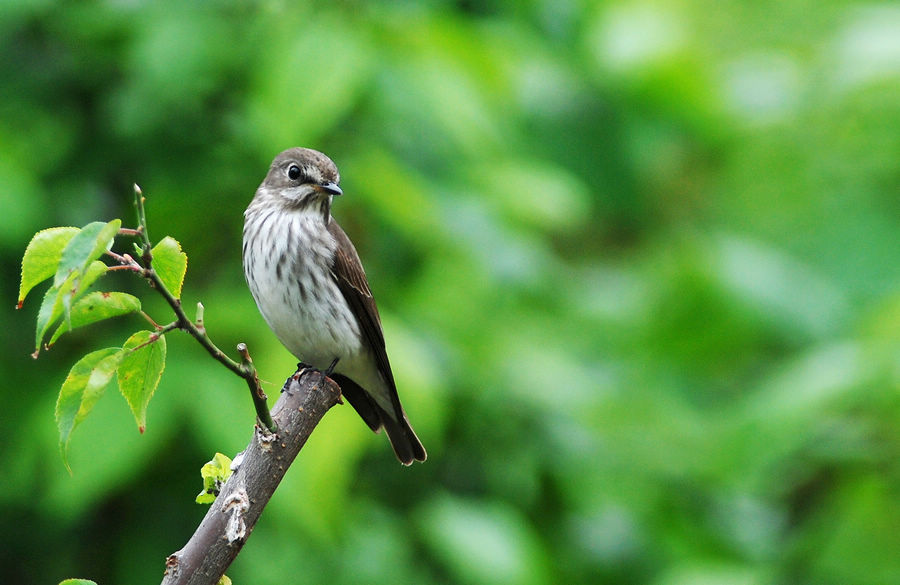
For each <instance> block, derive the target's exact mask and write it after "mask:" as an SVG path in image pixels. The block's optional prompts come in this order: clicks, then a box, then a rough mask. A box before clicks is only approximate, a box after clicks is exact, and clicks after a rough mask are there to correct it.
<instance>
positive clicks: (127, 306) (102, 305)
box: [47, 263, 141, 346]
mask: <svg viewBox="0 0 900 585" xmlns="http://www.w3.org/2000/svg"><path fill="white" fill-rule="evenodd" d="M101 264H102V263H101ZM140 310H141V301H140V299H138V298H137V297H135V296H133V295H130V294H128V293H123V292H100V291H96V292H92V293H88V294H86V295H85V296H84V297H82V298H80V299H79V300H78V301H76V302H75V304H73V305H72V310H71V319H70V320H69V321H68V322H66V321H63V322H62V323H60V325H59V327H57V328H56V331H54V332H53V336H52V337H51V338H50V341H48V342H47V345H48V346H50V345H53V344H54V343H55V342H56V340H57V339H59V336H60V335H62V334H63V333H66V332H68V331H71V330H72V329H77V328H78V327H84V326H85V325H90V324H91V323H96V322H98V321H103V320H104V319H109V318H111V317H118V316H119V315H127V314H128V313H136V312H137V311H140Z"/></svg>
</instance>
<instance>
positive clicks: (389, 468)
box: [0, 0, 900, 585]
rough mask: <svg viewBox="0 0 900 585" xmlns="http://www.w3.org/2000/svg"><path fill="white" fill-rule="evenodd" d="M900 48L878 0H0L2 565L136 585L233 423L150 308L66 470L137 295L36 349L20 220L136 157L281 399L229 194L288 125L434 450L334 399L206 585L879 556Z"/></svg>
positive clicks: (889, 572) (783, 566)
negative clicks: (425, 455) (83, 408)
mask: <svg viewBox="0 0 900 585" xmlns="http://www.w3.org/2000/svg"><path fill="white" fill-rule="evenodd" d="M898 38H900V9H898V8H897V6H894V5H890V4H888V3H872V4H868V3H860V2H852V1H842V0H833V1H830V2H809V1H805V0H790V1H787V2H751V1H744V2H740V1H726V2H722V1H718V2H711V1H708V0H706V1H705V0H683V1H673V0H621V1H616V2H592V1H590V0H580V1H579V0H562V1H559V0H526V1H524V2H512V1H503V0H485V1H483V2H477V1H467V2H458V3H453V2H446V1H439V0H432V1H430V2H424V3H417V2H409V1H406V2H353V1H341V2H319V3H303V2H283V1H278V0H271V1H266V2H251V1H239V0H217V1H214V2H204V3H189V2H175V1H172V0H169V1H163V2H141V1H132V2H116V1H105V2H87V1H85V2H67V3H54V2H52V1H50V0H29V1H21V0H5V1H4V2H3V4H2V7H0V210H2V213H0V261H2V263H3V273H4V274H5V275H6V277H5V278H3V279H2V282H0V297H2V298H3V299H6V302H7V307H8V310H5V311H2V312H0V327H2V329H3V331H5V332H6V333H5V334H4V335H3V337H2V344H3V348H2V350H3V351H2V361H0V368H2V369H0V372H2V380H3V384H2V408H3V413H4V414H3V416H2V417H0V438H2V441H3V445H4V449H3V450H2V454H0V470H2V471H0V478H2V479H0V483H2V485H3V489H2V490H0V515H2V524H3V526H4V528H5V529H4V531H3V534H4V537H3V541H2V546H0V565H2V571H0V572H2V574H3V575H4V579H5V580H6V581H7V582H12V583H57V582H59V581H60V580H62V579H63V578H65V577H69V576H82V577H88V578H91V579H94V580H96V581H97V582H99V583H102V584H104V585H108V584H113V583H138V582H141V583H146V582H155V580H157V579H159V578H160V575H161V572H162V569H163V560H164V559H165V557H166V555H168V554H169V553H171V552H173V551H175V550H177V549H178V548H180V547H181V545H182V544H183V543H184V542H185V541H186V540H187V538H188V537H189V536H190V534H191V533H192V531H193V529H194V527H195V526H196V524H197V523H198V522H199V520H200V519H201V518H202V516H203V514H204V513H205V508H204V507H201V506H198V505H196V504H195V503H194V502H193V500H194V495H195V494H196V492H197V490H198V486H200V485H201V481H200V476H199V473H198V471H199V469H200V467H201V466H202V464H203V463H204V462H205V461H207V460H209V458H210V457H211V456H212V454H214V453H215V452H216V451H221V452H224V453H228V454H234V453H235V452H237V451H239V450H240V449H242V448H243V446H244V445H245V444H246V443H247V441H248V440H249V438H250V436H251V425H252V422H253V409H252V406H251V404H250V401H249V400H247V397H246V388H245V387H244V385H243V383H242V381H241V380H239V379H237V378H235V377H234V376H232V375H231V374H230V373H228V372H227V371H225V370H224V368H222V367H220V366H219V365H218V364H216V363H214V362H213V361H212V360H210V359H209V357H208V356H207V355H206V354H205V353H204V352H203V350H202V349H200V348H199V347H197V346H196V344H194V343H192V340H190V339H188V338H186V337H185V336H183V335H178V334H172V335H170V339H169V360H168V364H167V367H166V372H165V374H164V375H163V379H162V383H161V385H160V387H159V389H158V390H157V392H156V395H155V397H154V400H153V402H152V403H151V405H150V409H149V412H148V421H147V422H148V426H147V431H146V433H145V434H144V435H143V436H141V435H139V434H138V432H137V430H136V428H135V425H134V421H133V420H132V417H131V416H130V415H129V413H128V408H127V405H126V404H125V401H124V399H123V398H122V397H121V396H120V395H118V394H117V393H116V392H115V391H114V390H112V389H110V391H108V392H107V394H106V396H104V398H103V399H102V400H101V401H100V403H99V404H98V405H97V409H96V410H95V412H94V413H93V414H92V416H91V417H90V418H89V419H88V420H87V421H86V422H85V423H84V424H83V425H82V427H80V428H79V429H78V432H77V433H76V435H75V436H74V438H73V441H72V443H71V447H70V456H69V461H70V463H71V465H72V468H73V471H74V474H73V475H72V476H70V475H69V474H68V473H67V472H66V470H65V468H64V467H63V464H62V461H61V459H60V457H59V452H58V449H57V440H58V437H57V434H56V425H55V422H54V419H53V409H54V401H55V399H56V393H57V390H58V388H59V386H60V384H61V382H62V380H63V379H64V377H65V375H66V372H67V371H68V369H69V367H71V364H72V363H73V362H74V361H75V360H76V359H77V357H78V356H80V355H82V354H84V353H86V352H87V351H90V350H91V349H94V348H97V347H106V346H116V345H121V343H122V342H123V341H124V339H125V338H126V337H127V335H128V334H129V332H130V331H132V330H133V329H134V328H135V326H136V325H137V326H140V321H139V318H137V317H127V318H124V319H125V322H123V321H119V322H113V323H110V324H103V325H100V326H95V327H92V328H88V329H79V330H76V331H74V332H72V333H71V334H69V335H67V336H66V337H65V338H63V339H61V340H60V343H58V344H57V346H56V347H54V348H53V349H52V350H51V351H49V352H46V353H44V354H43V355H42V356H41V357H40V359H39V360H38V361H37V362H35V361H32V360H31V358H29V357H28V355H29V353H31V348H30V340H31V339H32V335H33V333H32V332H33V323H34V314H35V311H36V310H37V306H36V304H35V303H34V302H29V303H26V305H25V308H24V309H23V310H22V311H18V312H16V311H13V310H12V307H13V305H14V304H15V298H16V287H17V285H18V262H19V260H20V258H21V254H22V252H23V251H24V249H25V245H26V244H27V243H28V240H29V239H30V237H31V236H32V234H34V232H36V231H37V230H39V229H41V228H44V227H48V226H53V225H76V226H80V225H84V224H86V223H88V222H89V221H94V220H103V221H108V220H110V219H112V218H122V219H123V220H124V223H125V225H133V210H132V209H131V206H130V200H131V184H132V183H133V182H137V183H139V184H140V185H141V186H142V187H143V189H144V192H145V193H146V195H147V196H148V204H147V209H148V217H149V223H150V233H151V238H154V240H155V241H158V240H159V239H160V238H162V237H163V236H164V235H166V234H171V235H172V236H174V237H176V238H177V239H178V240H179V241H180V242H181V243H182V244H183V246H184V248H185V251H186V252H187V253H188V255H189V267H188V278H187V281H186V283H185V289H184V301H185V303H186V304H188V305H192V304H194V303H196V302H197V301H198V300H202V301H203V303H204V304H205V305H206V307H207V310H206V325H207V327H208V330H209V331H210V334H211V335H212V336H213V339H214V340H215V341H216V342H217V343H218V344H219V345H220V346H221V347H234V345H235V344H236V343H237V342H238V341H245V342H247V343H248V344H249V347H250V349H251V352H252V353H253V355H254V358H255V361H256V364H257V366H258V367H259V368H260V372H261V375H262V377H263V378H265V379H266V380H267V381H268V382H269V384H270V385H269V388H271V392H270V394H271V395H272V398H273V399H274V397H275V396H274V395H276V394H277V393H278V388H279V387H280V383H281V382H282V381H283V379H284V378H285V377H286V376H287V375H289V374H290V373H291V372H292V370H293V366H294V360H293V358H292V357H291V356H290V355H289V354H288V353H287V352H286V351H285V350H284V349H282V348H281V347H280V346H279V345H278V343H277V341H276V340H275V338H274V336H273V335H272V334H271V333H270V332H269V330H268V328H267V327H266V326H265V324H264V323H263V321H262V319H261V318H260V317H259V315H258V313H257V311H256V308H255V306H254V305H253V301H252V299H251V298H250V295H249V294H248V291H247V289H246V286H245V284H244V282H243V278H242V273H241V269H240V234H241V227H242V216H241V213H242V211H243V209H244V207H245V206H246V204H247V203H248V202H249V200H250V198H251V196H252V194H253V191H254V189H255V188H256V186H257V185H258V183H259V181H261V180H262V178H263V176H264V175H265V170H266V167H267V165H268V164H269V162H270V160H271V159H272V158H273V157H274V155H275V154H277V153H278V152H279V151H281V150H282V149H284V148H287V147H290V146H299V145H302V146H309V147H313V148H317V149H319V150H322V151H324V152H326V153H328V154H329V155H330V156H331V157H332V158H333V159H334V160H335V161H336V162H337V163H338V165H339V167H340V169H341V171H342V173H343V181H342V187H343V189H344V192H345V193H346V194H347V195H346V196H345V197H343V198H341V199H340V200H338V201H337V202H336V206H335V215H336V216H337V217H338V218H339V219H340V221H341V222H342V224H343V225H344V227H345V229H346V230H347V232H348V233H350V235H351V237H352V238H353V239H354V241H355V243H356V245H357V247H358V249H359V251H360V254H361V256H362V257H363V260H364V262H365V264H366V267H367V271H368V274H369V278H370V280H371V282H372V287H373V289H374V291H375V293H376V296H377V297H378V300H379V303H380V308H381V311H382V315H383V317H384V326H385V334H386V337H387V342H388V348H389V352H390V355H391V358H392V362H393V364H394V368H395V375H396V377H397V379H398V386H399V387H400V392H401V396H402V397H403V399H404V403H405V405H406V407H407V411H408V412H409V416H410V419H411V420H412V421H413V423H414V425H415V427H416V430H417V431H418V433H419V436H420V437H421V438H422V440H423V442H424V443H425V445H426V447H427V448H428V452H429V460H428V462H427V463H426V464H424V465H416V466H414V467H412V468H409V469H403V468H401V467H400V466H399V465H397V464H396V462H395V461H394V460H393V455H392V453H391V450H390V448H389V446H388V444H387V441H386V440H385V438H384V437H382V436H372V435H371V434H370V433H369V432H368V429H367V428H366V427H365V425H364V424H362V423H361V422H360V420H358V418H357V417H356V415H355V413H354V412H352V410H351V409H350V408H347V407H341V408H337V409H335V410H334V411H332V412H331V413H329V415H328V416H326V417H325V419H324V421H323V423H322V424H321V425H320V426H319V428H318V429H317V430H316V432H315V433H314V435H313V437H312V439H311V440H310V442H309V444H308V445H307V446H306V448H305V449H304V451H303V452H302V454H301V456H300V457H299V458H298V460H297V462H296V463H295V464H294V467H293V469H291V470H290V472H289V473H288V474H287V477H286V479H285V482H284V483H283V484H282V486H281V488H280V489H279V491H278V492H277V493H276V495H275V497H274V498H273V500H272V502H271V504H270V505H269V507H268V509H267V511H266V513H265V514H264V516H263V518H262V521H261V523H260V525H259V526H258V528H257V530H256V531H255V532H254V534H253V537H252V538H251V539H250V541H249V543H248V544H247V546H246V547H245V549H244V551H243V553H242V554H241V556H240V557H239V558H238V560H237V562H236V563H235V564H234V566H233V567H232V568H231V570H230V571H229V575H230V576H231V577H232V578H233V579H234V582H235V583H283V582H297V583H334V584H338V583H359V582H381V583H419V584H425V583H462V584H471V585H488V584H494V583H498V584H499V583H503V584H535V585H537V584H549V583H585V584H586V583H623V584H628V583H651V584H656V585H682V584H685V585H686V584H691V585H694V584H698V583H717V584H742V585H744V584H763V583H784V584H788V583H790V584H804V583H810V584H811V583H817V584H823V583H824V584H828V583H833V584H841V585H846V584H857V583H858V584H873V585H874V584H881V583H897V582H900V557H898V555H897V551H898V550H900V530H898V527H900V394H898V390H900V384H898V379H900V368H898V363H900V361H898V358H900V353H898V352H900V343H898V341H900V336H898V330H900V329H898V327H900V286H898V282H900V262H898V258H900V229H898V228H900V99H898V98H900V49H898V44H897V39H898ZM104 278H106V279H110V280H111V281H113V283H112V284H110V288H113V287H115V288H120V289H125V290H128V291H129V292H132V293H134V294H138V295H140V296H141V298H142V300H143V301H144V307H145V309H146V310H147V311H148V312H149V313H150V314H151V315H155V316H157V317H158V319H160V320H164V319H166V318H167V316H168V313H167V311H166V310H165V307H164V305H163V304H162V302H161V301H160V300H159V299H155V298H153V295H152V292H151V291H149V290H147V289H146V287H145V286H144V285H143V283H140V282H135V281H134V279H133V278H131V277H130V276H129V275H126V274H115V275H109V276H106V277H104ZM128 319H131V320H132V321H127V320H128ZM136 319H137V321H135V320H136Z"/></svg>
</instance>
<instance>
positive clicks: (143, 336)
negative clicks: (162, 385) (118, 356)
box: [117, 331, 166, 433]
mask: <svg viewBox="0 0 900 585" xmlns="http://www.w3.org/2000/svg"><path fill="white" fill-rule="evenodd" d="M155 335H156V334H155V333H151V332H150V331H138V332H137V333H135V334H134V335H132V336H131V337H129V338H128V341H126V342H125V347H124V348H123V349H124V350H125V355H124V356H123V358H122V362H121V363H120V364H119V368H118V371H117V373H118V378H119V390H121V392H122V395H123V396H124V397H125V400H127V401H128V406H129V407H131V412H132V414H134V418H135V420H136V421H137V425H138V430H140V432H142V433H143V432H144V429H145V428H146V427H147V405H148V404H150V399H151V398H152V397H153V393H154V392H155V391H156V387H157V386H158V385H159V379H160V378H161V377H162V372H163V368H165V366H166V338H165V336H160V337H159V338H158V339H156V340H155V341H152V339H153V337H155Z"/></svg>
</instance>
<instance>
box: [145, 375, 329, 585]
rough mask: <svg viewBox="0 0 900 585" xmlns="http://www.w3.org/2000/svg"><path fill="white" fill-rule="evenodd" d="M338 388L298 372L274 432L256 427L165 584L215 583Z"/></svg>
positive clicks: (171, 564)
mask: <svg viewBox="0 0 900 585" xmlns="http://www.w3.org/2000/svg"><path fill="white" fill-rule="evenodd" d="M340 402H341V390H340V388H339V387H338V385H337V384H335V383H334V381H333V380H331V379H330V378H327V377H325V375H324V374H323V373H321V372H319V371H317V370H309V369H304V370H299V371H298V372H297V373H295V374H294V375H293V376H291V377H290V378H288V380H287V382H285V387H284V390H283V392H282V394H281V397H280V398H279V399H278V402H276V403H275V406H274V407H273V408H272V418H273V419H274V420H275V423H276V424H277V427H278V432H277V433H270V432H269V431H268V430H266V429H264V428H262V427H260V426H259V425H257V426H256V427H254V429H255V430H254V434H253V440H251V441H250V445H248V446H247V449H246V450H245V451H244V453H243V459H242V460H241V459H239V458H240V457H241V456H240V455H238V457H236V458H235V462H236V463H237V469H236V470H235V471H234V473H233V474H232V475H231V477H229V478H228V481H227V482H225V485H224V486H223V487H222V491H221V492H220V493H219V495H218V497H217V498H216V500H215V502H213V503H212V505H211V506H210V508H209V511H208V512H207V513H206V517H205V518H203V521H202V522H201V523H200V526H198V527H197V530H196V531H195V532H194V535H193V536H192V537H191V539H190V540H189V541H188V543H187V544H186V545H185V546H184V548H182V549H181V550H179V551H178V552H176V553H173V554H172V555H170V556H169V558H168V559H166V572H165V575H164V577H163V580H162V583H163V585H186V584H189V585H215V583H217V582H218V580H219V578H220V577H221V576H222V575H223V574H224V573H225V570H226V569H227V568H228V566H229V565H230V564H231V562H232V561H233V560H234V559H235V557H237V555H238V553H239V552H240V551H241V548H242V547H243V546H244V543H245V542H246V541H247V538H248V537H249V536H250V533H251V532H252V531H253V527H254V526H255V525H256V522H257V520H258V519H259V516H260V514H262V510H263V508H264V507H265V505H266V504H267V503H268V501H269V498H271V497H272V493H273V492H274V491H275V488H276V487H278V484H279V483H280V482H281V479H282V478H283V477H284V474H285V472H286V471H287V469H288V467H290V465H291V463H292V462H293V460H294V458H295V457H296V456H297V453H299V452H300V449H301V448H302V447H303V444H304V443H305V442H306V439H307V438H309V435H310V434H311V433H312V431H313V429H314V428H315V427H316V425H317V424H318V423H319V421H320V420H321V419H322V417H323V416H324V415H325V413H326V412H327V411H328V409H330V408H331V407H332V406H334V405H335V404H338V403H340Z"/></svg>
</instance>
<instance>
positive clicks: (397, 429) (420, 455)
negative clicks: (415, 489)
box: [379, 409, 428, 465]
mask: <svg viewBox="0 0 900 585" xmlns="http://www.w3.org/2000/svg"><path fill="white" fill-rule="evenodd" d="M379 410H381V409H379ZM380 414H381V424H383V425H384V430H385V431H386V432H387V436H388V439H389V440H390V441H391V447H393V448H394V454H396V455H397V459H399V460H400V463H402V464H403V465H412V462H413V461H425V458H426V457H428V454H427V453H425V447H423V446H422V442H421V441H419V437H417V436H416V432H415V431H414V430H413V429H412V427H411V426H410V425H409V420H407V418H406V413H403V420H400V421H397V420H394V418H393V417H392V416H391V415H389V414H388V413H387V412H385V411H384V410H381V412H380Z"/></svg>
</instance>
